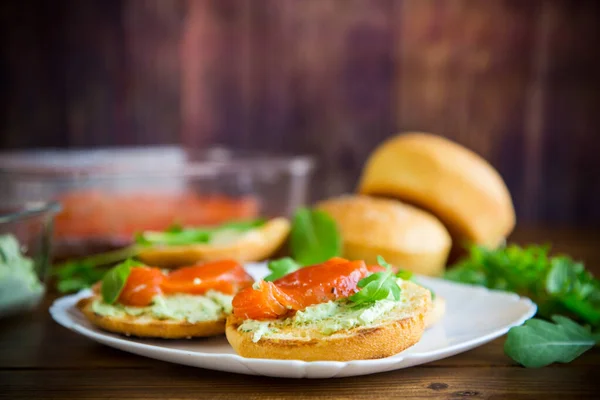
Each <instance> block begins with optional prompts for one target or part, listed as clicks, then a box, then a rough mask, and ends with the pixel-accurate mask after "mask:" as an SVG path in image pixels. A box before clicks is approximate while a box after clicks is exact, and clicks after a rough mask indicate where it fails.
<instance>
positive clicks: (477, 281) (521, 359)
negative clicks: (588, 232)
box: [445, 245, 600, 368]
mask: <svg viewBox="0 0 600 400" xmlns="http://www.w3.org/2000/svg"><path fill="white" fill-rule="evenodd" d="M549 251H550V248H549V247H548V246H535V245H532V246H528V247H525V248H521V247H519V246H516V245H511V246H508V247H505V248H500V249H497V250H488V249H485V248H483V247H478V246H473V247H471V248H470V254H469V257H468V258H465V259H464V260H462V261H460V262H459V263H458V264H456V265H455V266H454V267H453V268H451V269H450V270H448V271H447V272H446V275H445V277H446V279H450V280H452V281H456V282H461V283H468V284H473V285H481V286H486V287H488V288H491V289H499V290H506V291H511V292H515V293H518V294H520V295H522V296H527V297H529V298H530V299H531V300H533V301H534V302H535V303H536V304H537V306H538V312H537V315H538V316H539V317H541V318H545V319H551V320H552V321H554V323H552V322H549V321H545V320H543V319H532V320H529V321H527V322H526V323H525V325H523V326H519V327H514V328H511V329H510V331H509V333H508V339H507V340H506V344H505V347H504V350H505V353H506V354H507V355H508V356H509V357H511V358H512V359H514V360H515V361H517V362H518V363H520V364H522V365H524V366H525V367H534V368H535V367H542V366H544V365H548V364H551V363H553V362H570V361H572V360H574V359H575V358H577V357H579V356H580V355H581V354H583V353H584V352H585V351H587V350H588V349H590V348H591V347H592V346H594V344H595V342H597V341H598V340H599V337H598V336H599V335H600V334H599V333H592V331H591V330H590V328H588V327H584V326H581V325H579V324H577V323H576V322H575V321H573V320H572V319H570V318H573V319H576V320H577V321H580V322H583V323H587V324H590V325H592V326H593V327H596V328H598V327H600V281H599V280H598V279H595V278H594V277H593V276H592V274H591V273H590V272H589V271H587V270H586V269H585V266H584V265H583V264H582V263H579V262H576V261H574V260H572V259H571V258H570V257H567V256H556V257H551V256H549V254H548V253H549ZM561 315H562V316H561ZM568 317H570V318H568Z"/></svg>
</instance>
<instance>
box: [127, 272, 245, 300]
mask: <svg viewBox="0 0 600 400" xmlns="http://www.w3.org/2000/svg"><path fill="white" fill-rule="evenodd" d="M253 282H254V280H253V279H252V277H251V276H250V275H248V273H247V272H246V270H244V268H243V267H242V266H241V265H240V264H239V263H238V262H236V261H232V260H224V261H216V262H210V263H206V264H202V265H194V266H190V267H183V268H180V269H177V270H175V271H173V272H171V273H168V274H165V273H163V271H162V270H160V269H158V268H152V267H134V268H132V269H131V273H130V274H129V277H128V278H127V282H125V286H124V287H123V290H122V291H121V294H120V295H119V303H121V304H125V305H129V306H137V307H143V306H147V305H150V304H151V303H152V299H153V298H154V296H157V295H162V294H175V293H187V294H195V295H202V294H204V293H206V292H207V291H209V290H216V291H218V292H221V293H225V294H234V293H237V292H238V290H240V289H242V288H245V287H247V286H249V285H251V284H252V283H253Z"/></svg>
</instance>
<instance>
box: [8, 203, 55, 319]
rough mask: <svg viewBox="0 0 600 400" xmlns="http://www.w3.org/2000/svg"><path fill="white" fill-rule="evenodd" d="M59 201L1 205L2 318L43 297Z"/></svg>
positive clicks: (22, 309)
mask: <svg viewBox="0 0 600 400" xmlns="http://www.w3.org/2000/svg"><path fill="white" fill-rule="evenodd" d="M59 211H60V206H59V204H58V203H42V202H39V203H26V204H25V205H22V206H13V205H7V204H3V205H0V318H1V317H5V316H9V315H13V314H18V313H20V312H24V311H27V310H31V309H33V308H35V307H36V306H37V305H38V304H39V302H40V301H41V299H42V298H43V296H44V293H45V290H46V278H47V274H48V269H49V268H48V266H49V265H50V252H51V242H52V240H51V239H52V225H53V220H54V216H55V214H56V213H57V212H59Z"/></svg>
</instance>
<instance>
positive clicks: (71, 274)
mask: <svg viewBox="0 0 600 400" xmlns="http://www.w3.org/2000/svg"><path fill="white" fill-rule="evenodd" d="M105 273H106V270H105V269H101V268H97V267H95V266H94V265H93V264H91V263H89V262H85V261H71V262H68V263H65V264H63V265H61V266H60V267H58V268H55V270H54V271H53V274H54V275H55V276H56V277H57V283H56V288H57V289H58V291H59V292H61V293H68V292H76V291H79V290H81V289H85V288H88V287H90V286H92V285H93V284H94V283H96V282H98V281H99V280H101V279H102V277H104V274H105Z"/></svg>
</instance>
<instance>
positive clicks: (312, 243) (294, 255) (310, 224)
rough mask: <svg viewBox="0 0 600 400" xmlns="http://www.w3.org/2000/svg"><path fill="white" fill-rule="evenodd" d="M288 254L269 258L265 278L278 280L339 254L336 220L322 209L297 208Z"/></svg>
mask: <svg viewBox="0 0 600 400" xmlns="http://www.w3.org/2000/svg"><path fill="white" fill-rule="evenodd" d="M289 245H290V253H291V257H284V258H280V259H277V260H272V261H269V263H268V265H267V266H268V268H269V270H270V271H271V273H270V274H269V275H267V276H266V277H265V279H264V280H265V281H274V280H277V279H279V278H281V277H283V276H285V275H287V274H289V273H292V272H294V271H297V270H299V269H300V268H302V267H304V266H307V265H314V264H319V263H321V262H324V261H327V260H329V259H330V258H332V257H337V256H340V255H341V254H342V237H341V234H340V232H339V230H338V227H337V224H336V222H335V221H334V220H333V218H331V216H329V214H327V213H326V212H324V211H321V210H311V209H308V208H299V209H298V210H297V211H296V213H295V214H294V217H293V219H292V229H291V233H290V242H289Z"/></svg>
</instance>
